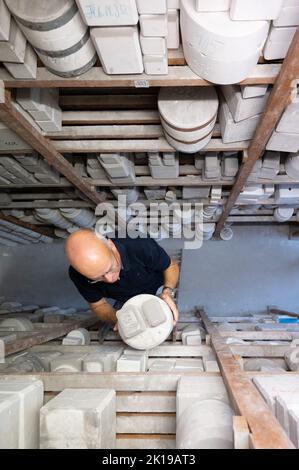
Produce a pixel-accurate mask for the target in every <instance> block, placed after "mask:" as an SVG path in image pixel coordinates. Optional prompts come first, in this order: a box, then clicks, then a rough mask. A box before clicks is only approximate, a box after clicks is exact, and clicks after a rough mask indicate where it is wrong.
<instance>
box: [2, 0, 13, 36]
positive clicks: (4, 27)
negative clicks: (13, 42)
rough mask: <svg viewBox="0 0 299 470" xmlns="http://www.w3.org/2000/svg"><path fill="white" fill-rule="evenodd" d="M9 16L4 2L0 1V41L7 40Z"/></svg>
mask: <svg viewBox="0 0 299 470" xmlns="http://www.w3.org/2000/svg"><path fill="white" fill-rule="evenodd" d="M10 21H11V15H10V11H9V9H8V8H7V6H6V4H5V2H4V0H0V41H8V40H9V30H10Z"/></svg>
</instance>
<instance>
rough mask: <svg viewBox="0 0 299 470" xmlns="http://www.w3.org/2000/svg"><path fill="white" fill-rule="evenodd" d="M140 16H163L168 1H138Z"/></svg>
mask: <svg viewBox="0 0 299 470" xmlns="http://www.w3.org/2000/svg"><path fill="white" fill-rule="evenodd" d="M136 3H137V8H138V12H139V14H140V15H161V14H163V13H166V8H167V6H166V0H151V1H150V2H149V1H148V0H136Z"/></svg>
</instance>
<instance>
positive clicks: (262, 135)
mask: <svg viewBox="0 0 299 470" xmlns="http://www.w3.org/2000/svg"><path fill="white" fill-rule="evenodd" d="M298 57H299V27H298V28H297V31H296V33H295V36H294V37H293V41H292V43H291V46H290V48H289V50H288V54H287V56H286V58H285V60H284V62H283V64H282V67H281V70H280V73H279V75H278V77H277V79H276V81H275V84H274V87H273V90H272V92H271V94H270V97H269V99H268V102H267V105H266V108H265V111H264V114H263V116H262V119H261V121H260V123H259V125H258V127H257V129H256V131H255V134H254V137H253V140H252V141H251V143H250V146H249V148H248V151H247V158H246V159H243V162H242V165H241V168H240V171H239V173H238V175H237V179H236V182H235V185H234V187H233V189H232V191H231V194H230V196H229V199H228V201H227V204H226V206H225V209H224V212H223V214H222V216H221V217H220V219H219V222H218V223H217V226H216V231H215V234H214V236H215V237H218V236H219V234H220V231H221V229H222V228H223V227H224V225H225V222H226V219H227V218H228V216H229V214H230V211H231V209H232V207H233V206H234V204H235V202H236V200H237V198H238V196H239V194H240V193H241V191H242V190H243V187H244V185H245V184H246V182H247V179H248V176H249V175H250V173H251V172H252V169H253V167H254V164H255V162H256V161H257V160H258V159H259V158H261V156H262V155H263V153H264V150H265V148H266V145H267V143H268V140H269V139H270V137H271V134H272V132H273V131H274V129H275V127H276V124H277V123H278V121H279V119H280V117H281V115H282V113H283V111H284V110H285V108H286V107H287V105H288V104H289V103H290V97H291V93H292V86H294V85H295V82H296V81H297V79H299V60H298Z"/></svg>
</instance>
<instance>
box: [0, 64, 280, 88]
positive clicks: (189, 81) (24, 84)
mask: <svg viewBox="0 0 299 470" xmlns="http://www.w3.org/2000/svg"><path fill="white" fill-rule="evenodd" d="M280 68H281V65H280V64H257V65H256V66H255V68H254V70H253V71H252V73H251V75H250V76H249V77H248V78H247V79H246V80H244V81H243V82H242V84H244V85H256V84H273V83H274V82H275V79H276V77H277V75H278V73H279V71H280ZM0 80H3V81H4V84H5V87H6V88H32V87H35V88H113V87H133V88H150V87H161V86H162V87H163V86H211V85H212V84H211V83H210V82H207V81H206V80H204V79H202V78H200V77H198V75H196V74H195V73H194V72H192V70H191V69H190V68H189V67H188V66H187V65H185V66H182V65H178V66H177V65H174V66H170V67H169V68H168V75H146V74H140V75H106V74H105V72H104V71H103V69H102V68H101V67H93V68H92V69H90V70H89V71H88V72H86V73H85V74H83V75H80V76H79V77H72V78H62V77H59V76H58V75H55V74H53V73H51V72H49V71H48V70H47V69H46V68H44V67H39V68H38V70H37V77H36V79H26V80H21V79H14V78H12V76H11V75H10V73H9V72H7V71H6V69H5V68H3V67H1V68H0Z"/></svg>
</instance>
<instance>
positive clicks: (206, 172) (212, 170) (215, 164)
mask: <svg viewBox="0 0 299 470" xmlns="http://www.w3.org/2000/svg"><path fill="white" fill-rule="evenodd" d="M220 178H221V166H220V159H219V156H218V153H217V152H210V153H207V155H206V156H205V158H204V166H203V171H202V179H203V180H207V181H209V180H219V179H220Z"/></svg>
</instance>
